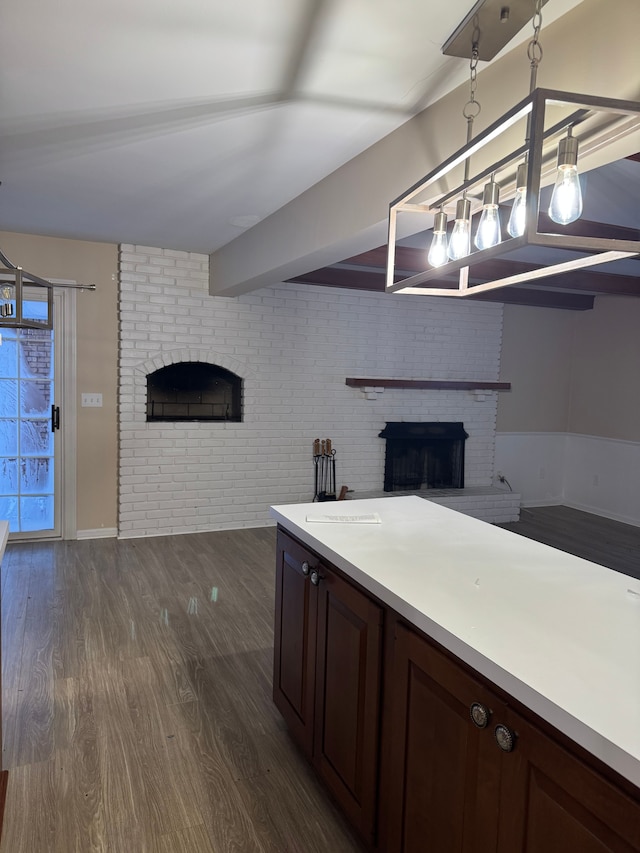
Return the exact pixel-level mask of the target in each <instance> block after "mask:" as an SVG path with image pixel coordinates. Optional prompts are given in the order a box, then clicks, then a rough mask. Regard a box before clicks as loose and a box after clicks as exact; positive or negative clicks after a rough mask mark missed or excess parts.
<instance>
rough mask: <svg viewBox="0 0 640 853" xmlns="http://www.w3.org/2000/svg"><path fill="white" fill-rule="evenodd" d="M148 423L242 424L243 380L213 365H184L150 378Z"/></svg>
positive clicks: (160, 372)
mask: <svg viewBox="0 0 640 853" xmlns="http://www.w3.org/2000/svg"><path fill="white" fill-rule="evenodd" d="M147 420H148V421H241V420H242V379H241V378H240V377H239V376H236V374H235V373H232V372H231V371H230V370H225V368H223V367H216V366H215V365H213V364H206V363H205V362H201V361H182V362H179V363H178V364H170V365H168V367H161V368H160V370H156V371H155V373H151V374H149V376H147Z"/></svg>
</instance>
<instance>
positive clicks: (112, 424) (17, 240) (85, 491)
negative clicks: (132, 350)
mask: <svg viewBox="0 0 640 853" xmlns="http://www.w3.org/2000/svg"><path fill="white" fill-rule="evenodd" d="M0 248H2V251H3V252H4V254H5V255H6V256H7V257H8V258H9V260H10V261H11V262H12V263H14V264H16V265H19V266H21V267H24V269H26V270H28V272H32V273H35V274H37V275H40V276H42V277H43V278H47V277H50V278H58V279H72V280H75V281H78V282H86V283H88V284H95V285H96V291H95V292H93V293H91V292H84V293H78V295H77V330H78V335H77V392H78V398H77V414H78V417H77V447H76V458H77V527H78V530H95V529H99V528H115V527H116V519H117V420H116V392H117V363H118V361H117V359H118V324H117V277H116V276H117V271H118V247H117V246H115V245H111V244H108V243H90V242H85V241H80V240H63V239H58V238H53V237H37V236H32V235H28V234H10V233H0ZM112 277H113V278H112ZM83 391H84V392H87V391H92V392H99V393H101V394H102V396H103V407H102V408H101V409H91V408H85V409H83V408H81V407H80V394H81V393H82V392H83ZM62 416H64V413H62Z"/></svg>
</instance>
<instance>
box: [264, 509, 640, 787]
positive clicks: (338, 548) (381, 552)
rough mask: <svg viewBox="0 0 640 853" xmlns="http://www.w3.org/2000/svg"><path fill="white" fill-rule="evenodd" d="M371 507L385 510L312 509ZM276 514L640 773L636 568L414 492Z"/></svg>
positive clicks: (566, 726)
mask: <svg viewBox="0 0 640 853" xmlns="http://www.w3.org/2000/svg"><path fill="white" fill-rule="evenodd" d="M370 513H377V514H378V515H379V516H380V519H381V523H380V524H358V523H337V522H336V523H324V524H323V523H315V522H310V521H307V520H306V519H307V516H309V517H313V516H318V515H350V516H358V515H361V514H370ZM271 514H272V516H273V517H274V518H276V519H277V521H278V522H279V523H280V524H282V525H283V526H284V527H285V528H286V529H287V530H289V531H290V532H291V533H293V535H294V536H297V537H298V538H299V539H300V540H301V541H302V542H304V543H305V544H307V545H308V546H309V547H310V548H312V549H313V550H315V551H316V552H317V553H318V554H319V555H320V556H322V557H324V558H325V559H326V560H328V561H329V562H331V563H333V564H334V565H335V566H337V567H338V568H339V569H341V570H342V571H343V572H344V573H345V574H346V575H347V576H349V577H351V578H353V579H354V580H355V581H357V582H358V583H359V584H361V586H363V587H364V588H365V589H367V590H369V591H370V592H371V593H373V594H374V595H376V596H377V597H378V598H379V599H380V600H382V601H383V602H385V603H386V604H388V605H389V606H390V607H392V608H393V609H394V610H396V611H397V612H398V613H400V614H401V615H402V616H404V617H405V618H406V619H408V620H409V621H410V622H411V623H413V624H414V625H415V626H416V627H418V628H420V629H421V630H422V631H424V632H425V633H426V634H427V635H429V636H430V637H433V639H434V640H436V641H437V642H439V643H441V644H442V645H443V646H444V647H445V648H447V649H449V650H450V651H451V652H452V653H453V654H455V655H457V656H458V657H459V658H460V659H461V660H463V661H465V662H466V663H468V664H469V665H470V666H472V667H473V668H474V669H476V670H477V671H478V672H480V673H482V675H484V676H485V677H486V678H488V679H489V680H490V681H492V682H494V684H496V685H498V686H499V687H501V688H502V689H503V690H505V691H506V692H507V693H509V694H511V695H512V696H514V697H515V698H516V699H519V700H520V701H521V702H522V703H523V704H525V705H526V706H527V707H529V708H531V710H533V711H534V712H535V713H537V714H539V716H541V717H542V718H544V719H546V720H548V721H549V722H550V723H551V724H552V725H554V726H555V727H556V728H557V729H559V730H560V731H562V732H564V733H565V734H566V735H568V736H569V737H570V738H572V739H573V740H574V741H576V742H577V743H579V744H581V745H582V746H583V747H585V749H587V750H589V752H591V753H592V754H594V755H596V756H597V757H598V758H600V759H601V760H602V761H604V762H605V763H606V764H608V765H609V766H610V767H613V768H614V769H615V770H617V771H618V772H619V773H620V774H621V775H623V776H624V777H626V778H627V779H629V780H631V781H632V782H634V783H635V784H636V785H638V786H640V580H634V579H633V578H630V577H627V576H626V575H623V574H620V573H619V572H614V571H612V570H611V569H606V568H604V567H603V566H599V565H597V564H595V563H590V562H589V561H588V560H582V559H580V558H579V557H573V556H571V555H570V554H565V553H563V552H562V551H558V550H556V549H555V548H550V547H549V546H547V545H542V544H541V543H539V542H534V541H532V540H529V539H525V538H524V537H522V536H518V535H516V534H515V533H511V532H509V531H506V530H502V529H500V528H498V527H493V526H492V525H490V524H487V523H486V522H483V521H478V520H477V519H474V518H470V517H469V516H466V515H462V514H461V513H458V512H455V511H453V510H450V509H447V508H445V507H442V506H438V505H437V504H434V503H431V502H430V501H427V500H423V499H422V498H419V497H388V498H378V499H372V500H359V501H357V500H356V501H348V502H345V503H309V504H295V505H283V506H274V507H272V508H271Z"/></svg>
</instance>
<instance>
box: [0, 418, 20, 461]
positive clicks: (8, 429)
mask: <svg viewBox="0 0 640 853" xmlns="http://www.w3.org/2000/svg"><path fill="white" fill-rule="evenodd" d="M0 448H2V452H3V453H5V454H6V455H7V456H15V455H17V453H18V421H17V420H14V419H13V418H0Z"/></svg>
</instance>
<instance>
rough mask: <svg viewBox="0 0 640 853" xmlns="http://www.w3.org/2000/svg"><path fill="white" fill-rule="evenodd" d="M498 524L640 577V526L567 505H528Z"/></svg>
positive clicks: (578, 555) (602, 564) (634, 576)
mask: <svg viewBox="0 0 640 853" xmlns="http://www.w3.org/2000/svg"><path fill="white" fill-rule="evenodd" d="M497 526H498V527H503V528H504V529H505V530H511V531H513V532H514V533H518V534H519V535H520V536H526V537H527V538H528V539H535V540H536V541H537V542H544V543H545V544H546V545H551V546H552V547H554V548H559V549H560V550H561V551H568V553H569V554H575V555H576V556H577V557H583V558H584V559H585V560H591V561H592V562H593V563H599V564H600V565H601V566H606V567H607V568H609V569H614V570H615V571H616V572H622V573H623V574H625V575H629V576H630V577H633V578H638V579H640V527H635V526H633V525H631V524H622V523H621V522H619V521H611V520H610V519H608V518H601V517H600V516H598V515H592V514H591V513H589V512H581V511H580V510H577V509H571V508H570V507H566V506H543V507H528V508H527V507H525V508H523V509H522V510H521V511H520V521H518V522H514V523H512V524H499V525H497Z"/></svg>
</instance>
